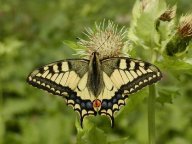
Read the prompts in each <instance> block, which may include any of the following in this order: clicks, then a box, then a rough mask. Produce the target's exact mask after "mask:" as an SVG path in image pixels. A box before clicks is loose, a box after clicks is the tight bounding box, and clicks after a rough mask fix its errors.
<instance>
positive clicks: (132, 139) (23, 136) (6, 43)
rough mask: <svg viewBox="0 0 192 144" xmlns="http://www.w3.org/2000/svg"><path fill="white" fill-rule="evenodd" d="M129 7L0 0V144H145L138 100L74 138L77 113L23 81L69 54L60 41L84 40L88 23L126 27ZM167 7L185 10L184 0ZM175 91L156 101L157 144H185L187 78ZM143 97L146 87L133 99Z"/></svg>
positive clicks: (122, 2)
mask: <svg viewBox="0 0 192 144" xmlns="http://www.w3.org/2000/svg"><path fill="white" fill-rule="evenodd" d="M134 2H135V1H134V0H115V1H102V0H98V1H95V0H89V1H88V0H54V1H53V0H31V1H30V0H0V116H1V117H0V144H75V143H78V141H83V140H84V143H88V144H91V143H90V141H86V139H91V137H93V136H95V137H98V141H97V142H98V143H101V144H102V141H99V137H100V136H102V135H105V136H106V138H107V140H109V141H111V144H118V143H128V144H145V143H147V140H148V137H147V100H146V99H144V101H142V102H140V103H136V102H134V99H133V100H132V101H133V102H132V103H130V105H131V104H133V105H135V106H134V109H132V108H129V107H128V106H126V107H125V108H124V110H123V112H121V113H120V114H119V115H118V116H117V118H116V127H115V128H114V129H111V128H110V123H109V121H108V120H107V118H105V117H99V116H97V117H96V118H91V121H93V122H95V124H96V125H97V126H98V127H99V128H100V129H102V131H101V130H100V129H97V128H96V130H95V131H93V132H90V134H89V135H86V136H85V135H83V134H81V135H80V134H78V136H77V130H76V127H75V124H77V123H76V122H75V121H78V114H77V113H76V112H74V111H73V110H72V108H71V107H67V106H66V104H65V102H64V100H63V99H62V98H60V97H55V96H53V95H50V94H48V93H46V92H43V91H41V90H38V89H36V88H33V87H31V86H29V85H28V84H27V83H26V82H25V80H26V77H27V75H28V74H29V73H30V72H31V71H32V70H33V69H34V68H35V67H37V66H40V65H44V64H47V63H50V62H53V61H57V60H60V59H64V58H72V57H75V56H74V55H72V54H73V50H71V49H69V48H68V47H67V46H66V45H64V44H63V41H64V40H70V41H76V37H84V35H83V34H82V32H83V31H84V28H85V27H91V26H93V25H94V22H95V21H96V22H100V21H102V20H103V19H104V18H105V19H110V20H113V21H114V22H115V23H117V24H119V25H120V26H123V25H125V26H129V23H130V21H131V10H132V7H133V4H134ZM167 3H168V5H170V6H171V5H173V4H177V7H178V10H177V14H178V15H182V14H183V13H186V12H192V11H191V10H192V2H191V0H178V1H176V0H167ZM174 82H175V79H174V78H173V81H172V83H174ZM177 83H178V82H177ZM173 85H174V84H173ZM181 88H182V89H179V90H178V89H175V91H176V94H175V95H177V94H178V96H176V97H174V99H173V104H165V105H161V104H160V103H157V110H156V126H157V134H156V135H157V143H158V144H191V143H192V98H191V95H192V89H191V88H192V79H191V76H188V77H185V76H183V79H182V86H181ZM173 89H174V87H173ZM179 93H180V95H179ZM143 95H145V96H146V95H147V89H144V90H142V91H141V92H139V94H137V96H136V97H137V98H138V99H139V96H141V97H144V96H143ZM170 95H171V93H170ZM85 123H88V121H86V120H85ZM88 136H90V137H89V138H87V137H88ZM93 140H94V138H93ZM126 141H128V142H126ZM92 143H96V142H95V141H92Z"/></svg>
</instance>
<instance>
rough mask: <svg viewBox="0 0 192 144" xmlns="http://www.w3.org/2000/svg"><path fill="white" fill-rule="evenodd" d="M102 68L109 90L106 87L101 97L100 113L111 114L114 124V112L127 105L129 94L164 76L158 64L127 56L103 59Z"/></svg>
mask: <svg viewBox="0 0 192 144" xmlns="http://www.w3.org/2000/svg"><path fill="white" fill-rule="evenodd" d="M102 70H103V80H104V83H105V87H106V88H107V90H108V92H105V91H106V90H105V89H106V88H105V89H104V90H103V93H102V94H101V96H100V97H99V98H100V99H101V100H102V104H101V109H100V110H99V114H101V115H107V116H109V118H110V120H111V125H112V126H113V125H114V113H115V112H116V111H118V110H120V108H121V106H122V105H123V106H124V105H125V100H126V99H127V98H128V95H130V94H132V93H135V92H137V91H138V90H140V89H142V88H143V87H145V86H147V85H151V84H153V83H155V82H157V81H159V80H160V79H161V77H162V74H161V72H160V70H159V69H158V68H157V67H156V66H154V65H152V64H150V63H148V62H144V61H141V60H137V59H132V58H125V57H121V58H109V59H105V60H103V61H102ZM110 88H111V89H110Z"/></svg>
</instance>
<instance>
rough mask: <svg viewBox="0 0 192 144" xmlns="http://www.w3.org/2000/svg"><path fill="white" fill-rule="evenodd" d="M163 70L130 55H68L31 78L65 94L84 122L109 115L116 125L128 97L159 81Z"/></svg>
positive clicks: (52, 91) (45, 87) (35, 84)
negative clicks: (82, 57) (80, 57)
mask: <svg viewBox="0 0 192 144" xmlns="http://www.w3.org/2000/svg"><path fill="white" fill-rule="evenodd" d="M161 77H162V74H161V72H160V70H159V69H158V68H157V67H156V66H154V65H152V64H150V63H148V62H144V61H141V60H137V59H133V58H128V57H109V58H100V55H99V53H98V52H93V53H92V55H91V56H90V59H89V60H88V59H66V60H61V61H57V62H54V63H51V64H48V65H45V66H42V67H40V68H38V69H36V70H34V71H33V72H32V73H31V74H30V75H29V76H28V78H27V82H28V83H29V84H31V85H32V86H34V87H37V88H40V89H43V90H46V91H48V92H50V93H52V94H54V95H59V96H62V97H63V98H64V99H65V100H66V103H67V105H71V106H72V107H73V109H74V110H75V111H77V112H78V113H79V115H80V121H81V126H82V123H83V119H84V117H85V116H88V115H97V114H99V115H106V116H108V117H109V118H110V120H111V125H112V127H113V125H114V113H115V112H116V111H118V110H120V108H121V106H122V105H125V103H126V99H127V98H128V97H129V96H130V95H131V94H132V93H135V92H137V91H138V90H140V89H142V88H143V87H145V86H147V85H150V84H153V83H155V82H157V81H159V80H160V79H161Z"/></svg>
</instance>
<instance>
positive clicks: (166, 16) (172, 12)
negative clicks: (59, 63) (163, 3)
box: [159, 6, 176, 22]
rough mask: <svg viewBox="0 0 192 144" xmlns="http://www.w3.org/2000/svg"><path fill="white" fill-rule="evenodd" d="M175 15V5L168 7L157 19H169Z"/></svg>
mask: <svg viewBox="0 0 192 144" xmlns="http://www.w3.org/2000/svg"><path fill="white" fill-rule="evenodd" d="M175 15H176V6H173V7H172V8H168V9H167V10H166V11H165V12H164V13H163V14H162V15H161V16H160V17H159V20H161V21H168V22H169V21H171V20H172V19H173V18H174V17H175Z"/></svg>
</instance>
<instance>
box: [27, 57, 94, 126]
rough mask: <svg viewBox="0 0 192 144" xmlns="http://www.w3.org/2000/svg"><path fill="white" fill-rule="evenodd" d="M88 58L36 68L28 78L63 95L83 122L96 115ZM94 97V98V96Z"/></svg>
mask: <svg viewBox="0 0 192 144" xmlns="http://www.w3.org/2000/svg"><path fill="white" fill-rule="evenodd" d="M88 64H89V61H88V60H84V59H76V60H62V61H58V62H54V63H51V64H48V65H45V66H43V67H40V68H38V69H36V70H34V71H33V72H32V73H31V74H30V75H29V76H28V79H27V82H28V83H29V84H31V85H32V86H35V87H37V88H40V89H43V90H46V91H48V92H50V93H52V94H54V95H60V96H63V97H64V98H65V99H66V102H67V104H68V105H71V106H72V107H73V109H74V110H75V111H77V112H78V113H79V114H80V117H81V124H82V122H83V118H84V117H85V116H87V115H96V112H95V110H94V109H93V106H92V101H91V97H92V95H91V93H90V92H89V90H88V88H87V75H88ZM92 99H93V98H92Z"/></svg>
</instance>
